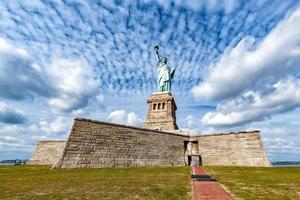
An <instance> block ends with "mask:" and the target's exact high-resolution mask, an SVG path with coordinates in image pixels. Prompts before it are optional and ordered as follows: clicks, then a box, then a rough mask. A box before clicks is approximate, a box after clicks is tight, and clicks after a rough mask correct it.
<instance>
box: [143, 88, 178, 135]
mask: <svg viewBox="0 0 300 200" xmlns="http://www.w3.org/2000/svg"><path fill="white" fill-rule="evenodd" d="M147 103H148V113H147V118H146V120H145V123H144V128H150V129H156V130H178V126H177V124H176V114H175V111H176V110H177V107H176V104H175V101H174V98H173V96H172V94H171V93H170V92H158V93H153V94H152V95H151V96H150V97H149V98H148V100H147Z"/></svg>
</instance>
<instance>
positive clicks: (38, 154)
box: [26, 140, 67, 165]
mask: <svg viewBox="0 0 300 200" xmlns="http://www.w3.org/2000/svg"><path fill="white" fill-rule="evenodd" d="M66 142H67V141H65V140H42V141H39V142H38V144H37V145H36V148H35V150H34V152H33V154H32V157H31V158H30V160H29V161H27V162H26V164H28V165H53V164H55V163H56V162H57V161H58V160H59V159H60V158H61V156H62V153H63V150H64V148H65V145H66Z"/></svg>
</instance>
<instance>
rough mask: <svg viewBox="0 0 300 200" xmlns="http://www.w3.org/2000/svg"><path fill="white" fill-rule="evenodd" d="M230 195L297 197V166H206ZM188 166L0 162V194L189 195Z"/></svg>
mask: <svg viewBox="0 0 300 200" xmlns="http://www.w3.org/2000/svg"><path fill="white" fill-rule="evenodd" d="M205 169H206V170H207V171H208V172H209V174H210V175H212V176H213V177H214V178H215V179H217V180H218V181H219V182H220V183H222V184H223V185H224V186H225V187H226V188H227V189H228V190H229V191H231V193H233V194H234V196H235V197H237V198H239V199H244V200H260V199H264V200H268V199H270V200H271V199H272V200H274V199H275V200H281V199H282V200H288V199H295V200H296V199H297V200H298V199H300V167H271V168H260V167H205ZM190 173H191V169H190V167H172V168H171V167H170V168H162V167H161V168H159V167H156V168H146V167H142V168H102V169H54V170H52V169H50V166H7V167H5V166H0V199H104V200H105V199H116V200H119V199H122V200H123V199H128V200H131V199H133V200H134V199H162V200H164V199H167V200H168V199H192V194H191V189H192V187H191V179H190Z"/></svg>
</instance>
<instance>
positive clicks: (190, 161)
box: [187, 156, 192, 166]
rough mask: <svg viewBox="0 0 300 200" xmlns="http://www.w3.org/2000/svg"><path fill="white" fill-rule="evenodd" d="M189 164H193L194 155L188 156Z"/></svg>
mask: <svg viewBox="0 0 300 200" xmlns="http://www.w3.org/2000/svg"><path fill="white" fill-rule="evenodd" d="M187 164H188V166H191V165H192V156H188V163H187Z"/></svg>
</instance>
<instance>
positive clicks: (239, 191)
mask: <svg viewBox="0 0 300 200" xmlns="http://www.w3.org/2000/svg"><path fill="white" fill-rule="evenodd" d="M205 169H206V171H207V172H208V173H209V174H210V175H212V176H213V177H214V178H215V179H217V180H218V181H219V182H220V183H222V184H223V185H224V186H225V187H226V188H227V189H229V190H230V191H231V192H232V193H233V194H234V195H235V197H238V198H241V199H245V200H260V199H264V200H268V199H269V200H271V199H272V200H274V199H276V200H288V199H300V167H271V168H262V167H205Z"/></svg>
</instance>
